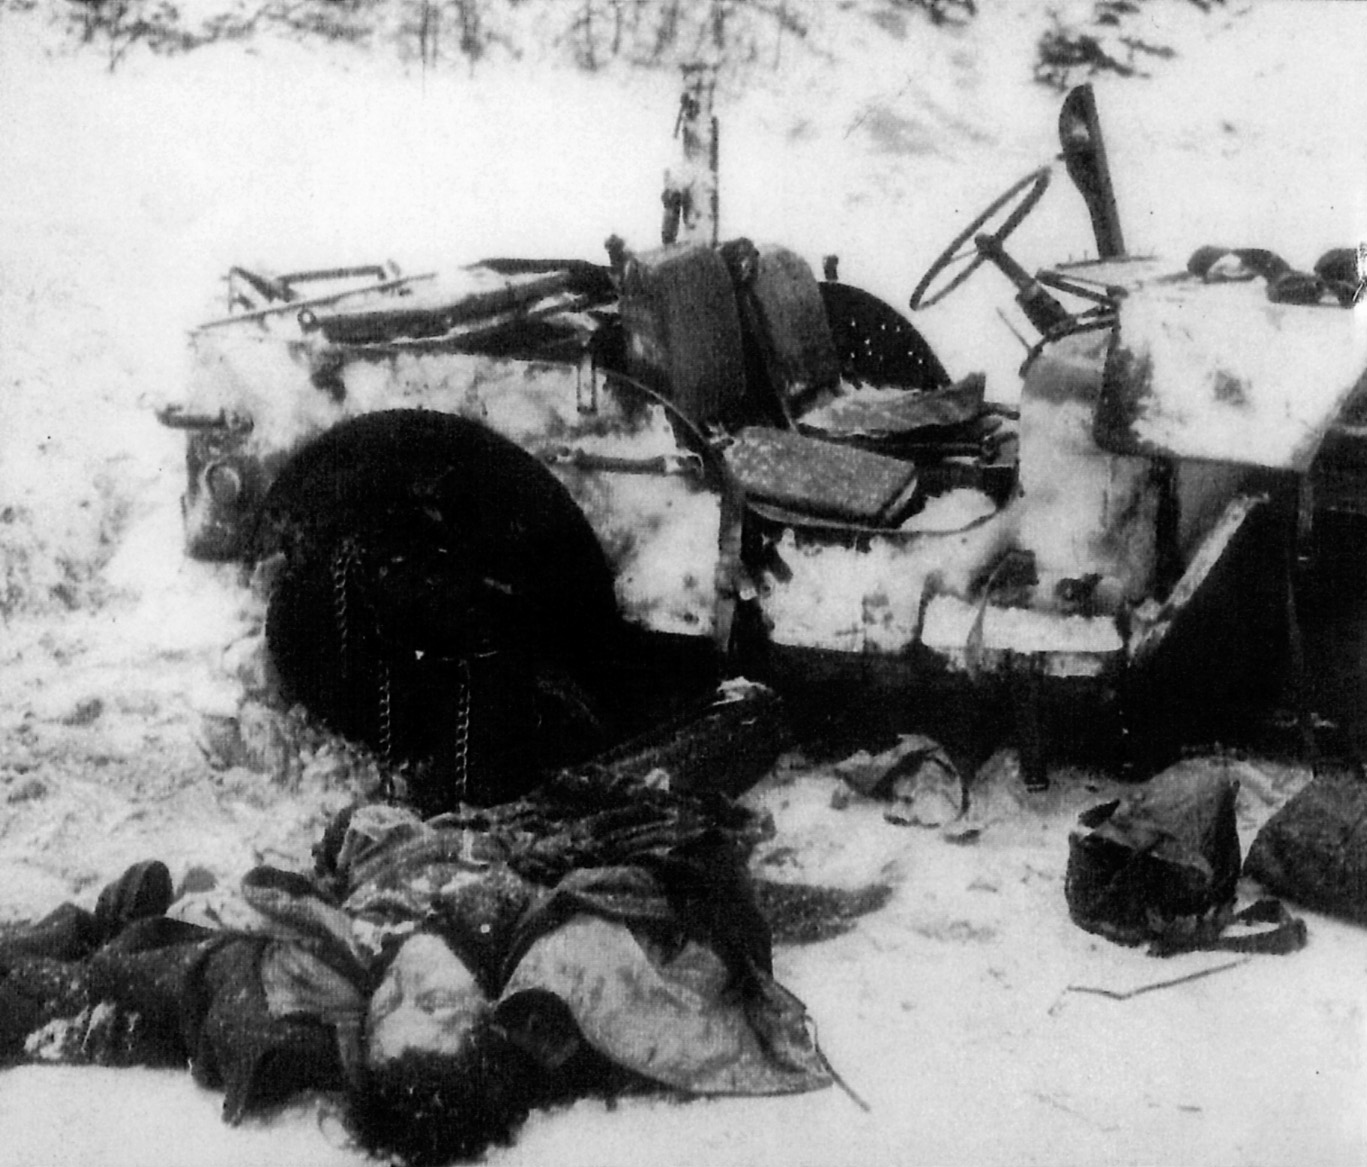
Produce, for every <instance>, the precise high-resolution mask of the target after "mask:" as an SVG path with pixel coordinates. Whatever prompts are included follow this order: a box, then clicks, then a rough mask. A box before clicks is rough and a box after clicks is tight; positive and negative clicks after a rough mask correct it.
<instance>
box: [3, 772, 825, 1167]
mask: <svg viewBox="0 0 1367 1167" xmlns="http://www.w3.org/2000/svg"><path fill="white" fill-rule="evenodd" d="M758 831H759V825H758V823H757V820H756V819H755V818H754V816H752V815H751V814H750V813H749V812H747V811H744V810H743V809H741V808H739V807H737V806H736V805H735V804H734V803H731V802H730V801H729V800H726V799H724V798H721V797H720V796H716V797H710V796H695V795H687V794H679V793H671V792H670V791H667V790H652V789H649V788H648V787H644V786H642V784H640V783H639V782H631V781H622V780H614V779H609V778H605V777H604V775H602V774H592V773H590V774H578V775H575V774H564V775H561V776H559V777H558V778H556V779H553V780H552V781H550V782H548V783H547V784H546V785H545V786H543V787H542V788H540V789H539V790H538V791H536V792H535V793H534V794H533V795H529V796H527V797H525V798H523V799H519V800H517V801H515V802H511V803H507V804H503V805H500V806H496V807H490V808H483V809H478V810H474V809H466V808H463V809H461V810H460V811H457V812H454V813H449V814H445V815H442V816H439V817H437V818H433V819H427V820H424V819H422V818H420V817H419V816H418V815H417V814H415V813H414V812H413V811H412V810H409V809H406V808H404V807H401V806H396V805H389V804H385V803H374V804H367V805H362V806H359V807H355V808H352V809H350V810H349V811H347V812H345V813H344V814H342V815H341V816H339V818H338V819H337V820H335V821H334V822H333V823H332V824H331V825H330V827H329V828H328V830H327V831H326V832H325V834H324V836H323V838H322V839H321V841H320V842H319V843H318V845H317V847H316V848H315V853H314V855H315V865H314V869H313V870H312V871H309V872H290V871H283V870H279V869H276V868H271V867H259V868H257V869H255V870H253V871H252V872H250V873H248V875H247V876H246V877H245V878H244V880H243V882H242V887H241V901H240V902H241V905H242V907H243V912H242V916H241V918H240V919H239V920H237V921H236V922H235V923H234V925H233V926H232V927H214V928H210V927H205V926H204V925H203V924H202V923H196V922H194V921H193V919H191V918H189V917H190V913H187V912H185V911H181V910H178V909H180V908H181V904H179V903H173V899H172V896H173V893H172V881H171V877H170V874H169V872H168V870H167V868H166V867H165V865H164V864H162V863H160V862H158V861H155V860H150V861H147V862H144V863H139V864H136V865H134V866H133V867H131V868H130V869H129V870H128V871H127V872H126V873H125V874H124V875H123V877H122V878H120V879H119V880H117V881H115V882H114V883H112V884H111V885H109V886H108V887H107V888H106V889H105V890H104V892H103V893H102V894H101V895H100V897H99V900H98V902H97V904H96V905H95V907H94V908H93V910H87V909H85V908H82V907H79V906H76V905H70V904H68V905H65V906H63V907H61V908H59V909H57V910H56V911H55V912H53V913H52V914H50V915H49V916H47V917H45V918H44V919H42V920H39V921H37V922H35V923H32V924H26V925H23V926H19V927H11V928H10V929H8V930H7V931H6V932H5V933H4V934H3V935H0V1064H11V1065H12V1064H15V1063H17V1062H21V1061H35V1060H46V1061H61V1062H75V1063H99V1064H103V1065H150V1066H167V1065H179V1066H184V1065H186V1064H187V1063H188V1065H189V1066H190V1068H191V1070H192V1072H193V1074H194V1076H195V1078H196V1079H197V1080H198V1081H199V1082H200V1083H201V1084H203V1085H205V1086H207V1087H210V1088H215V1089H222V1090H223V1091H224V1092H225V1102H224V1117H225V1119H226V1120H227V1121H228V1122H230V1123H231V1122H237V1121H239V1120H240V1119H241V1118H242V1117H244V1116H245V1115H248V1114H252V1113H259V1112H261V1111H262V1110H265V1109H269V1108H271V1107H274V1106H276V1105H278V1104H280V1103H281V1102H282V1101H285V1100H287V1099H289V1098H290V1097H292V1096H294V1095H295V1094H297V1093H299V1092H301V1091H315V1090H321V1091H331V1092H336V1093H337V1095H338V1096H339V1097H340V1098H341V1099H342V1100H343V1105H344V1109H345V1113H346V1115H347V1118H348V1121H349V1124H350V1126H351V1128H352V1130H353V1132H354V1134H355V1137H356V1138H357V1139H358V1141H359V1142H360V1143H361V1144H362V1145H363V1146H365V1147H367V1148H368V1149H370V1150H371V1151H373V1152H375V1153H377V1154H385V1155H389V1156H392V1157H397V1158H398V1159H400V1160H402V1161H405V1162H408V1163H413V1164H436V1163H446V1162H454V1161H459V1160H462V1159H468V1158H471V1157H474V1156H477V1155H478V1154H480V1153H481V1152H482V1151H483V1150H484V1149H485V1148H487V1147H488V1146H489V1145H491V1144H494V1143H499V1142H507V1141H509V1140H510V1139H511V1138H512V1137H513V1135H514V1134H515V1132H516V1130H517V1127H518V1126H519V1124H520V1123H521V1122H522V1120H523V1119H524V1118H525V1117H526V1116H527V1114H528V1113H529V1112H530V1111H531V1110H532V1109H533V1108H534V1107H537V1106H541V1105H546V1104H549V1103H552V1102H556V1101H562V1100H565V1099H568V1098H573V1097H580V1096H584V1095H586V1094H590V1093H599V1094H620V1093H623V1092H635V1091H664V1092H673V1093H677V1094H681V1095H688V1096H699V1095H704V1096H705V1095H728V1094H742V1095H769V1094H787V1093H795V1092H800V1091H808V1090H815V1089H820V1088H823V1087H826V1086H828V1085H830V1084H831V1083H832V1082H833V1081H836V1078H835V1075H834V1072H833V1071H832V1069H831V1067H830V1065H829V1063H828V1062H827V1060H826V1059H825V1057H824V1056H823V1054H822V1053H821V1051H820V1049H819V1047H818V1045H817V1043H816V1040H815V1036H814V1032H813V1028H812V1026H811V1023H810V1020H809V1018H808V1015H807V1012H806V1009H805V1008H804V1006H803V1005H802V1003H801V1002H800V1001H798V1000H797V998H795V997H794V996H793V995H792V994H791V993H789V992H788V991H787V990H785V989H784V988H783V987H782V986H781V985H780V984H778V983H777V982H776V981H775V980H774V978H773V975H772V965H771V940H770V933H769V929H768V926H767V925H766V922H765V920H764V917H763V916H762V915H761V913H760V911H759V909H758V908H757V906H756V902H755V898H754V893H753V888H752V887H751V884H750V881H749V878H748V876H747V873H746V865H745V860H746V855H747V853H748V850H749V848H750V847H751V846H753V843H754V842H755V840H756V839H757V838H758Z"/></svg>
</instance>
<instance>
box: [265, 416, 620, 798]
mask: <svg viewBox="0 0 1367 1167" xmlns="http://www.w3.org/2000/svg"><path fill="white" fill-rule="evenodd" d="M254 552H255V556H256V557H257V558H265V557H268V556H272V555H277V554H278V555H280V556H282V557H283V566H282V570H280V571H279V572H278V573H277V574H276V575H275V577H274V581H273V584H272V588H271V594H270V597H269V608H268V614H267V622H266V643H267V648H268V651H269V653H270V656H271V661H272V664H273V666H274V668H275V671H276V674H277V676H278V679H279V687H280V690H281V696H282V697H283V698H284V699H285V700H286V701H288V702H290V703H298V704H302V705H303V706H304V707H305V708H306V709H308V710H309V711H310V712H311V713H312V714H313V715H315V716H316V717H318V718H319V720H321V721H322V722H323V723H324V724H326V725H327V726H328V727H330V728H331V729H333V730H334V731H335V732H337V733H339V734H342V735H343V736H345V737H348V738H350V739H352V740H355V741H358V742H361V743H364V744H365V745H366V746H368V747H370V748H371V749H372V750H374V751H375V752H376V754H377V755H379V756H380V757H381V758H382V759H383V760H384V761H387V762H390V763H393V764H396V765H397V764H400V763H409V764H410V770H411V772H412V774H413V775H414V783H415V785H414V786H413V787H412V789H411V796H412V798H413V800H414V801H415V802H418V803H419V804H420V806H421V809H423V810H424V812H426V813H436V812H437V811H440V810H442V809H446V808H447V807H449V806H453V805H455V804H456V803H458V802H461V801H469V802H478V803H492V802H501V801H506V800H508V799H511V798H515V797H517V796H518V795H520V794H522V793H525V791H526V790H528V789H530V788H531V787H532V786H534V785H536V784H537V783H538V782H539V781H540V780H541V778H542V777H543V776H544V774H545V772H546V771H547V769H548V768H551V767H555V766H562V765H567V764H571V763H573V762H576V761H579V760H582V759H583V758H585V757H587V756H589V755H590V754H591V753H593V752H595V750H596V749H598V748H599V747H600V746H601V745H602V744H603V737H604V721H605V718H604V716H603V714H602V712H601V711H602V709H604V708H606V707H607V706H608V704H609V700H608V699H609V688H610V677H611V673H612V668H613V665H612V662H613V660H614V657H615V650H616V643H617V640H618V637H619V635H620V629H621V625H620V622H619V618H618V613H617V608H616V601H615V598H614V591H613V582H612V576H611V572H610V570H609V568H608V565H607V562H606V560H605V558H604V556H603V553H602V549H601V548H600V546H599V544H598V541H597V538H596V537H595V536H594V533H593V530H592V528H590V526H589V525H588V522H587V520H586V519H585V518H584V516H583V514H582V513H581V512H580V510H579V508H578V506H577V505H576V504H575V502H574V501H573V499H572V498H571V497H570V495H569V493H568V492H567V491H566V490H565V489H564V487H563V486H561V484H560V482H559V481H558V480H557V479H556V478H555V477H554V476H553V475H552V474H551V473H550V471H549V470H547V469H546V468H545V467H544V466H543V465H541V463H539V462H538V461H537V460H536V459H535V458H534V457H533V456H532V455H530V454H528V453H527V452H526V451H524V450H522V449H521V448H520V447H518V446H516V445H515V444H513V443H512V442H511V441H508V440H507V439H505V438H503V437H501V436H499V435H497V434H495V433H493V432H492V431H491V430H489V429H487V428H485V427H484V426H482V425H479V424H478V423H476V422H473V421H470V420H467V419H464V418H458V417H453V416H450V415H447V414H439V413H431V412H418V411H408V410H404V411H392V412H385V413H376V414H368V415H366V416H364V417H360V418H356V419H354V420H352V421H348V422H345V423H343V424H342V425H339V426H337V427H336V428H334V429H333V430H330V431H329V432H328V433H327V434H325V435H323V436H322V437H321V438H319V439H317V440H316V441H315V442H313V443H312V444H310V445H309V446H307V447H305V448H304V449H303V450H301V451H300V452H299V453H298V454H297V455H296V456H295V458H294V459H293V460H292V461H291V463H290V464H289V465H288V466H287V467H286V468H285V470H284V471H283V472H282V473H281V475H280V476H279V477H278V478H277V479H276V481H275V483H274V485H273V486H272V487H271V490H270V492H269V494H268V495H267V497H266V500H265V503H264V504H263V508H262V517H261V521H260V524H259V526H258V530H257V533H256V539H255V541H254Z"/></svg>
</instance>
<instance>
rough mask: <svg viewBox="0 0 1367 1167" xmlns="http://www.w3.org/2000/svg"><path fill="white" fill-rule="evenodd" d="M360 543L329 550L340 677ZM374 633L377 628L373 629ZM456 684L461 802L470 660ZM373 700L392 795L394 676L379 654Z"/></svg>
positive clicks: (347, 657) (345, 664)
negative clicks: (458, 682)
mask: <svg viewBox="0 0 1367 1167" xmlns="http://www.w3.org/2000/svg"><path fill="white" fill-rule="evenodd" d="M362 562H363V560H362V555H361V550H360V547H359V545H358V543H357V541H356V539H355V537H354V536H348V537H347V538H345V539H343V540H342V541H341V543H339V544H338V546H337V549H336V550H335V551H334V552H333V554H332V563H331V568H332V608H333V618H334V621H335V623H336V629H337V652H338V657H339V663H340V667H341V674H342V676H343V678H346V677H348V676H350V674H351V671H352V661H353V658H354V652H353V648H354V643H353V633H354V611H353V609H354V607H355V605H354V604H353V603H352V593H353V587H354V581H355V574H356V572H357V571H358V570H359V569H360V567H361V566H362ZM376 632H377V633H378V629H377V630H376ZM459 663H460V684H459V687H458V689H457V696H456V742H455V746H456V774H455V790H456V796H457V797H458V798H459V799H460V800H461V801H462V802H463V801H464V800H465V794H466V788H467V785H468V780H469V773H470V710H471V694H470V689H471V685H470V662H469V660H468V658H462V659H461V661H460V662H459ZM376 682H377V684H376V702H377V709H376V712H377V715H378V727H379V753H380V757H381V760H382V761H383V763H384V767H385V770H386V775H385V778H384V784H383V789H384V792H385V797H386V798H390V797H392V795H393V789H394V787H393V778H392V775H391V774H389V773H388V771H390V770H392V769H393V766H394V678H393V671H392V669H391V668H390V664H389V662H388V661H387V660H385V659H384V658H383V656H381V658H380V660H379V661H378V663H377V676H376Z"/></svg>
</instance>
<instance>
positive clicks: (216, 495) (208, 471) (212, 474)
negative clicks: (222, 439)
mask: <svg viewBox="0 0 1367 1167" xmlns="http://www.w3.org/2000/svg"><path fill="white" fill-rule="evenodd" d="M204 486H205V489H207V490H208V492H209V497H210V498H211V499H213V501H214V503H215V505H217V506H221V507H233V506H236V505H237V504H238V501H239V500H240V499H241V498H242V474H241V472H240V471H239V470H238V469H237V468H236V467H235V466H233V465H232V464H231V463H229V462H210V463H209V465H208V466H206V467H205V468H204Z"/></svg>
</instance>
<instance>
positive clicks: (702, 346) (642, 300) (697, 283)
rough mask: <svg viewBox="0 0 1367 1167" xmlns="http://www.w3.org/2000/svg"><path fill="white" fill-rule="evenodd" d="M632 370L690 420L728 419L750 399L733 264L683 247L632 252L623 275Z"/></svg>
mask: <svg viewBox="0 0 1367 1167" xmlns="http://www.w3.org/2000/svg"><path fill="white" fill-rule="evenodd" d="M621 311H622V325H623V331H624V333H625V336H626V350H627V351H626V360H627V372H628V373H630V374H631V375H632V376H633V377H636V378H638V379H639V380H641V381H642V382H644V383H645V384H647V385H649V386H650V387H651V388H652V389H654V390H656V391H657V392H659V393H662V394H663V395H665V396H666V397H668V398H669V399H670V400H671V401H673V403H674V404H675V405H676V406H677V407H678V409H679V411H680V412H681V413H683V415H684V416H685V417H687V418H688V419H689V420H690V421H692V422H694V423H695V424H698V425H702V424H707V423H711V422H717V421H725V420H726V419H728V418H729V417H731V416H733V415H735V414H736V413H738V412H739V411H740V410H742V408H743V405H744V401H745V355H744V350H743V342H742V339H741V323H740V314H739V312H738V311H737V308H736V296H735V293H734V291H733V290H732V287H731V277H730V275H729V274H728V272H727V268H726V262H725V261H724V260H723V259H722V257H721V256H720V255H719V254H718V253H717V252H716V250H714V249H713V248H711V247H708V246H706V245H704V244H698V243H679V244H672V245H670V246H667V247H662V248H659V249H658V250H656V251H650V252H644V253H641V254H632V255H629V256H628V257H627V259H626V262H625V264H624V267H623V270H622V295H621Z"/></svg>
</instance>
